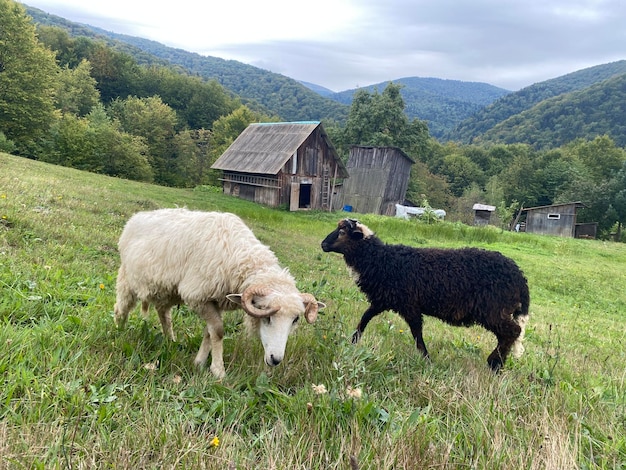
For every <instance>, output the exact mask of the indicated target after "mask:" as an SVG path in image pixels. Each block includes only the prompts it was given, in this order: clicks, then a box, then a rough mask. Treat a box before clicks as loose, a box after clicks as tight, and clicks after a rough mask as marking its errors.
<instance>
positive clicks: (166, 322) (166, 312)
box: [142, 303, 176, 341]
mask: <svg viewBox="0 0 626 470" xmlns="http://www.w3.org/2000/svg"><path fill="white" fill-rule="evenodd" d="M146 305H149V304H147V303H146ZM143 307H144V303H142V312H143ZM156 311H157V313H158V314H159V320H160V321H161V328H162V329H163V334H164V335H165V336H166V337H167V338H168V339H170V340H172V341H176V335H175V334H174V328H173V327H172V307H171V305H157V306H156Z"/></svg>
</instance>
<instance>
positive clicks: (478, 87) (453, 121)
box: [330, 77, 510, 138]
mask: <svg viewBox="0 0 626 470" xmlns="http://www.w3.org/2000/svg"><path fill="white" fill-rule="evenodd" d="M388 83H389V82H385V83H378V84H374V85H370V86H366V87H363V89H365V90H367V91H369V92H376V91H378V92H380V91H382V90H383V89H384V88H385V87H386V86H387V84H388ZM393 83H395V84H397V85H400V86H401V89H400V93H401V95H402V99H403V100H404V102H405V104H406V107H405V112H406V114H407V116H408V117H409V118H411V119H413V118H417V119H421V120H424V121H426V123H427V124H428V129H429V131H430V133H431V135H432V136H433V137H436V138H442V137H443V136H444V135H445V134H447V133H448V132H450V131H452V130H453V129H454V128H455V127H456V126H457V125H458V124H459V123H460V122H461V121H463V120H464V119H467V118H468V117H469V116H471V115H472V114H474V113H476V112H478V111H479V110H481V109H482V108H484V107H485V106H487V105H489V104H491V103H493V102H494V101H495V100H497V99H498V98H500V97H502V96H505V95H507V94H509V93H510V91H508V90H505V89H503V88H498V87H495V86H493V85H489V84H487V83H477V82H463V81H460V80H443V79H440V78H422V77H407V78H399V79H397V80H393ZM358 90H359V89H353V90H346V91H342V92H339V93H335V94H333V95H330V98H332V99H334V100H337V101H339V102H340V103H345V104H351V103H352V99H353V97H354V94H355V92H356V91H358Z"/></svg>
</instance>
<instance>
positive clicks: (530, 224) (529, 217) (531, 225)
mask: <svg viewBox="0 0 626 470" xmlns="http://www.w3.org/2000/svg"><path fill="white" fill-rule="evenodd" d="M582 207H585V205H584V204H583V203H582V202H580V201H577V202H568V203H564V204H553V205H550V206H539V207H528V208H525V209H522V213H526V220H525V231H526V232H529V233H537V234H541V235H556V236H559V237H576V238H580V237H585V238H595V235H596V234H595V226H596V224H578V223H576V215H577V211H578V209H580V208H582Z"/></svg>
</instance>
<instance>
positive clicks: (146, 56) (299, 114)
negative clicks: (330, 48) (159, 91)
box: [27, 7, 348, 122]
mask: <svg viewBox="0 0 626 470" xmlns="http://www.w3.org/2000/svg"><path fill="white" fill-rule="evenodd" d="M27 12H28V14H29V15H31V16H32V17H33V18H34V19H35V21H36V22H37V23H40V24H45V25H49V26H58V27H61V28H63V29H67V30H68V31H70V33H71V34H72V35H74V34H79V35H81V36H87V37H98V38H108V39H109V44H111V46H113V47H115V49H117V50H120V51H122V52H125V53H127V54H129V55H131V56H133V57H134V58H136V59H137V61H138V62H139V63H154V62H155V59H159V61H156V62H160V63H167V64H171V65H176V66H179V67H183V68H184V69H185V70H187V71H189V72H190V73H193V74H197V75H198V76H200V77H203V78H205V79H207V80H211V79H213V80H216V81H217V82H218V83H220V84H221V85H222V86H224V87H225V88H227V89H228V90H230V91H232V92H233V93H235V94H236V95H237V96H239V97H241V99H242V102H243V103H244V104H247V105H250V106H251V107H253V108H254V107H255V105H254V103H255V102H256V103H259V104H260V105H261V106H262V109H263V110H265V111H267V110H269V112H270V113H272V114H274V115H276V116H278V117H279V118H280V119H281V120H285V121H308V120H322V119H326V120H334V121H338V122H344V121H345V119H346V117H347V114H348V106H346V105H345V104H341V103H338V102H336V101H334V100H330V99H328V98H324V97H322V96H320V95H319V94H317V93H315V92H314V91H312V90H310V89H309V88H307V87H305V86H304V85H302V84H301V83H300V82H298V81H297V80H294V79H292V78H289V77H286V76H284V75H281V74H277V73H273V72H269V71H267V70H263V69H260V68H258V67H254V66H252V65H247V64H244V63H242V62H238V61H236V60H224V59H220V58H218V57H210V56H203V55H200V54H196V53H193V52H187V51H184V50H182V49H176V48H172V47H167V46H164V45H163V44H161V43H158V42H156V41H151V40H148V39H143V38H138V37H134V36H129V35H125V34H117V33H114V32H111V31H106V30H104V29H101V28H97V27H94V26H89V25H78V26H77V25H76V24H75V23H71V22H68V21H67V20H65V19H63V18H60V17H58V16H55V15H50V14H47V13H45V12H43V11H41V10H39V9H37V8H32V7H27ZM129 45H130V46H132V47H129Z"/></svg>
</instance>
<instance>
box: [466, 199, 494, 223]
mask: <svg viewBox="0 0 626 470" xmlns="http://www.w3.org/2000/svg"><path fill="white" fill-rule="evenodd" d="M472 210H473V211H474V225H489V222H490V221H491V214H492V213H493V212H494V211H495V210H496V206H490V205H487V204H474V205H473V206H472Z"/></svg>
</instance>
